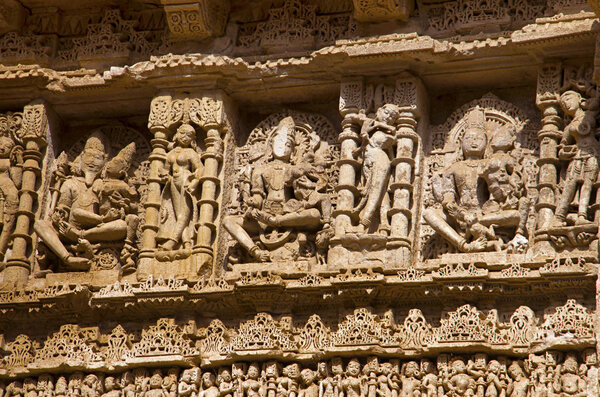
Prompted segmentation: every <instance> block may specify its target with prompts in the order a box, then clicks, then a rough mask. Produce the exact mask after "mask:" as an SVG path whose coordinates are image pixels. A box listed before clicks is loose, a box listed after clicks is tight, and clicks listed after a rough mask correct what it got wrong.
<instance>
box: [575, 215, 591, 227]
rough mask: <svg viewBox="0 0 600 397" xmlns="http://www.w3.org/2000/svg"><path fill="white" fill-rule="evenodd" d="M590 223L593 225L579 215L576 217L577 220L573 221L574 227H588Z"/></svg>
mask: <svg viewBox="0 0 600 397" xmlns="http://www.w3.org/2000/svg"><path fill="white" fill-rule="evenodd" d="M590 223H594V222H592V221H590V220H588V219H587V218H586V217H585V216H583V215H579V216H577V220H576V221H575V224H576V225H589V224H590Z"/></svg>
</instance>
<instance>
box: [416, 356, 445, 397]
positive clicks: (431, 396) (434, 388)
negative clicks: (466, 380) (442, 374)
mask: <svg viewBox="0 0 600 397" xmlns="http://www.w3.org/2000/svg"><path fill="white" fill-rule="evenodd" d="M421 372H422V373H423V379H422V380H421V383H422V387H423V397H438V395H442V394H443V387H442V384H441V383H440V380H439V377H438V375H437V373H436V368H435V364H434V363H433V362H432V361H431V360H421Z"/></svg>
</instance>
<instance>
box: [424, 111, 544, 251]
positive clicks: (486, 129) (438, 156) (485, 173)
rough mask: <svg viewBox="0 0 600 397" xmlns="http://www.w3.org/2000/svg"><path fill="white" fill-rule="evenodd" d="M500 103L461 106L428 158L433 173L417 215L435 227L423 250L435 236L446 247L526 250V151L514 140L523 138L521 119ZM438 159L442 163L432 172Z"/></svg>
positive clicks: (528, 177) (528, 202)
mask: <svg viewBox="0 0 600 397" xmlns="http://www.w3.org/2000/svg"><path fill="white" fill-rule="evenodd" d="M492 103H493V100H492ZM496 104H497V106H498V107H500V109H501V108H502V107H504V108H506V107H507V106H506V105H501V104H500V102H496ZM488 106H489V105H488ZM500 109H498V108H496V109H494V108H489V107H486V108H482V107H479V106H474V107H472V108H470V109H469V110H467V111H466V112H465V114H464V116H463V117H462V119H460V120H458V121H457V123H456V124H455V126H454V127H453V129H452V130H451V131H450V133H449V134H448V135H447V138H446V143H445V145H444V146H443V148H442V149H441V150H439V151H438V150H434V151H433V153H432V157H433V158H431V159H429V160H428V161H429V162H430V164H431V165H432V166H433V167H432V174H433V176H432V177H431V182H429V183H428V184H427V185H426V189H425V203H426V205H428V207H427V208H425V210H424V212H423V219H424V220H425V222H426V223H427V224H428V225H429V226H430V227H431V228H432V229H433V231H434V232H435V234H434V235H432V236H433V239H430V241H429V243H428V244H431V245H429V247H428V250H429V249H431V248H433V246H434V244H436V243H435V238H442V239H443V240H444V241H446V242H447V243H448V244H449V246H450V248H451V251H450V252H452V249H453V250H455V251H454V252H456V251H458V252H485V251H506V252H509V253H525V252H526V251H527V250H528V248H529V246H530V244H529V240H530V231H529V230H528V227H529V224H528V220H529V216H530V211H531V209H532V203H531V200H530V199H529V197H528V194H529V191H530V189H531V187H530V186H531V182H530V181H531V179H532V175H533V173H532V172H531V170H530V169H528V164H529V163H530V162H531V157H532V152H531V150H530V149H527V148H522V147H521V146H520V143H519V141H521V142H523V141H524V140H525V141H526V139H527V138H526V136H525V131H524V130H523V128H524V125H525V123H526V122H527V120H524V119H523V117H522V116H521V117H520V118H515V117H514V116H513V115H515V113H514V112H513V115H511V114H510V113H506V112H504V111H503V110H500ZM509 109H510V108H509ZM516 116H517V117H519V115H518V113H517V114H516ZM453 117H456V116H453ZM434 145H436V143H435V138H434ZM452 153H454V154H453V155H452ZM449 156H450V157H452V158H453V160H451V161H450V162H449V161H448V158H449ZM442 164H448V166H447V167H445V168H444V169H442V170H440V171H439V172H436V171H435V170H439V169H440V168H442V167H443V165H442ZM429 192H430V193H429ZM429 194H431V196H428V195H429ZM427 234H428V232H426V233H425V235H427ZM436 235H437V236H436ZM424 254H425V255H431V254H430V253H429V252H428V251H426V252H425V253H424ZM425 258H427V256H425Z"/></svg>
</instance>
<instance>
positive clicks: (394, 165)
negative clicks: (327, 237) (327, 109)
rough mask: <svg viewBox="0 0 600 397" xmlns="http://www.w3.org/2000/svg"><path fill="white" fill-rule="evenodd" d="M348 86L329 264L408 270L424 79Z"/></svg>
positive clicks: (345, 86) (344, 96) (343, 95)
mask: <svg viewBox="0 0 600 397" xmlns="http://www.w3.org/2000/svg"><path fill="white" fill-rule="evenodd" d="M395 83H396V84H395V85H391V84H383V83H372V84H367V85H364V84H363V82H362V81H352V82H347V83H344V84H342V90H341V94H340V113H341V114H342V115H343V116H344V120H343V122H342V125H343V127H344V130H343V131H342V133H341V134H340V142H341V153H342V155H341V159H340V162H339V164H340V178H339V181H338V186H337V190H338V205H337V207H336V210H335V211H334V213H335V216H336V223H335V236H334V237H332V239H331V247H332V248H331V249H330V251H329V256H328V265H329V266H331V267H332V268H346V267H353V266H356V265H360V266H367V267H369V266H376V267H386V268H389V267H407V266H408V264H409V262H410V251H411V247H412V241H413V240H412V238H413V229H414V227H413V224H414V220H413V216H414V211H413V207H414V203H415V199H414V196H413V195H414V193H415V192H416V191H417V189H415V186H419V183H420V180H419V178H417V176H416V175H415V168H416V167H415V165H416V159H417V154H418V153H419V152H420V150H421V148H420V145H421V143H420V138H419V136H418V134H417V125H418V119H419V117H420V114H419V111H420V109H421V108H422V106H423V105H422V103H421V102H422V101H423V93H422V85H421V82H420V81H419V80H418V79H417V78H415V77H412V76H406V77H401V78H398V79H397V80H396V82H395Z"/></svg>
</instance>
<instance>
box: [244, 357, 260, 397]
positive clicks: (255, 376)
mask: <svg viewBox="0 0 600 397" xmlns="http://www.w3.org/2000/svg"><path fill="white" fill-rule="evenodd" d="M259 376H260V368H259V366H258V363H252V364H250V365H249V366H248V372H247V373H246V379H245V380H244V382H243V384H242V388H243V390H244V396H245V397H260V388H261V383H260V381H259Z"/></svg>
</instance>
